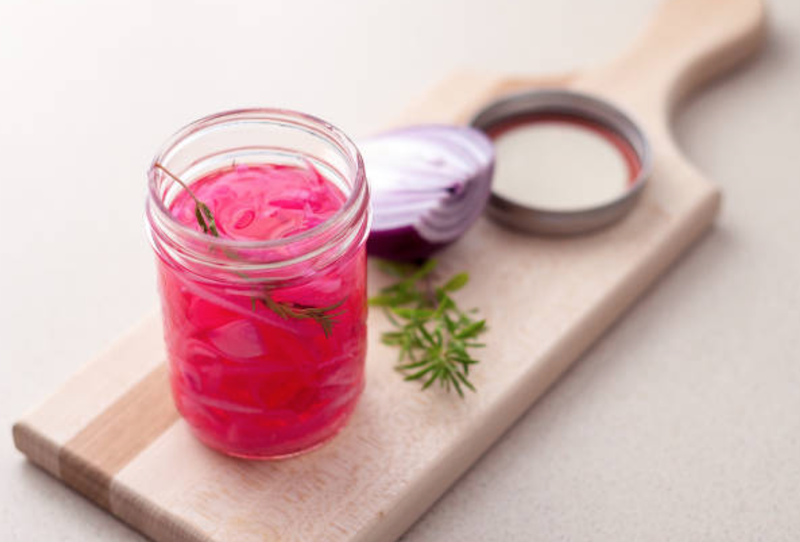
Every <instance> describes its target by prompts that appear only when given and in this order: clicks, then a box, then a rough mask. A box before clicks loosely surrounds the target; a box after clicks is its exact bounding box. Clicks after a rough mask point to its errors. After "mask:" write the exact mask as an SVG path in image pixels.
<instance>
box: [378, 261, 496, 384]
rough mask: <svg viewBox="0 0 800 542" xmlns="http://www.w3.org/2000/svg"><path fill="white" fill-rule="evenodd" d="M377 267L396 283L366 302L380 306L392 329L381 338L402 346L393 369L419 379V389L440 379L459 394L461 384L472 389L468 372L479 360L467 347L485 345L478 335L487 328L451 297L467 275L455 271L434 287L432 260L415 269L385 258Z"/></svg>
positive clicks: (407, 376)
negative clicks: (478, 338)
mask: <svg viewBox="0 0 800 542" xmlns="http://www.w3.org/2000/svg"><path fill="white" fill-rule="evenodd" d="M380 266H381V268H382V270H383V271H384V272H386V273H389V274H390V275H392V276H394V277H396V278H398V279H399V281H398V282H396V283H395V284H392V285H391V286H387V287H386V288H383V289H382V290H381V291H380V294H379V295H377V296H375V297H373V298H371V299H370V300H369V303H370V305H372V306H377V307H383V308H384V311H385V313H386V316H387V317H388V319H389V321H390V322H391V323H392V325H393V326H394V328H395V329H394V330H393V331H387V332H385V333H383V335H382V336H381V340H382V341H383V343H384V344H387V345H389V346H396V347H398V348H399V349H400V352H399V355H398V361H397V366H396V368H397V369H398V370H399V371H400V372H402V373H403V374H404V375H405V380H419V381H421V382H422V389H423V390H424V389H427V388H429V387H431V386H432V385H433V384H434V383H435V382H438V383H439V385H440V386H441V387H442V388H444V389H445V390H447V391H450V389H454V390H455V391H456V392H457V393H458V395H459V396H461V397H464V390H463V388H468V389H470V390H472V391H475V386H474V385H473V384H472V382H470V380H469V371H470V366H472V365H474V364H476V363H478V360H477V359H475V358H474V357H472V355H471V353H470V350H471V349H474V348H481V347H483V346H485V345H484V344H483V343H479V342H476V338H477V337H478V335H480V334H481V333H482V332H483V331H485V330H486V320H482V319H481V320H478V319H475V318H473V317H472V316H471V315H472V314H474V310H473V311H463V310H461V309H460V308H459V307H458V305H456V302H455V301H454V300H453V298H452V297H451V296H450V294H451V293H453V292H455V291H457V290H460V289H461V288H463V287H464V286H466V284H467V282H469V275H468V274H467V273H458V274H456V275H454V276H453V277H451V278H450V279H449V280H448V281H446V282H445V283H444V284H443V285H441V286H434V284H433V271H434V270H435V269H436V260H432V259H431V260H427V261H426V262H425V263H424V264H422V265H421V266H419V267H417V266H412V265H408V264H397V263H390V262H383V261H382V262H380Z"/></svg>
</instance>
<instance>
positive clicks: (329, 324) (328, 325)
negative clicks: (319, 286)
mask: <svg viewBox="0 0 800 542" xmlns="http://www.w3.org/2000/svg"><path fill="white" fill-rule="evenodd" d="M153 167H155V168H156V169H159V170H161V171H163V172H164V173H165V174H166V175H167V176H169V177H170V178H171V179H172V180H173V181H175V182H177V183H178V184H179V185H180V186H181V187H182V188H183V189H184V190H185V191H186V193H187V194H189V196H190V197H191V198H192V199H193V200H194V216H195V218H196V219H197V224H198V225H199V226H200V228H201V229H202V230H203V233H205V234H208V235H211V236H213V237H219V230H218V229H217V222H216V220H214V213H212V212H211V209H210V208H209V207H208V205H206V204H205V203H203V202H202V201H200V199H199V198H198V197H197V195H196V194H195V193H194V191H192V189H191V188H189V185H187V184H186V183H184V182H183V181H182V180H181V179H180V178H179V177H178V176H177V175H175V174H173V173H172V172H171V171H169V170H168V169H167V168H165V167H164V166H163V165H161V164H160V163H158V162H156V163H155V165H154V166H153ZM225 255H226V256H228V257H229V258H230V259H232V260H240V259H241V258H240V257H239V255H238V254H236V253H235V252H233V251H232V250H225ZM236 274H237V275H238V276H239V277H241V278H244V279H249V278H250V276H249V275H247V274H246V273H242V272H241V271H239V272H236ZM270 290H271V288H270V287H269V286H265V287H264V289H263V290H262V295H260V296H252V297H251V298H250V306H251V307H252V309H253V311H255V310H256V304H257V303H261V304H262V305H264V307H266V308H267V309H269V310H271V311H272V312H274V313H275V314H277V315H278V316H280V317H281V318H282V319H284V320H289V319H294V320H307V319H311V320H314V321H315V322H317V323H318V324H319V325H320V327H322V332H323V333H324V334H325V337H326V338H329V337H330V335H331V333H332V332H333V326H334V325H335V324H337V323H338V321H337V320H336V317H337V316H341V315H342V314H343V313H344V310H340V311H337V310H336V309H338V308H339V307H341V306H342V304H343V303H344V302H345V301H346V300H347V298H344V299H342V300H341V301H338V302H336V303H334V304H333V305H330V306H328V307H310V306H308V305H301V304H299V303H287V302H285V301H275V299H273V297H272V295H270Z"/></svg>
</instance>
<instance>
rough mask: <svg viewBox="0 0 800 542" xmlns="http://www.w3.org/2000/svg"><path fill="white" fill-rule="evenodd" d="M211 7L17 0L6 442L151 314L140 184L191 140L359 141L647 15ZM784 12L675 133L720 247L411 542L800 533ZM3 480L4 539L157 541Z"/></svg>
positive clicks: (589, 54) (596, 10) (9, 176)
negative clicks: (445, 96) (450, 78)
mask: <svg viewBox="0 0 800 542" xmlns="http://www.w3.org/2000/svg"><path fill="white" fill-rule="evenodd" d="M197 4H198V5H197V6H192V5H191V3H190V2H188V1H180V2H155V1H154V0H148V1H138V2H127V3H123V2H100V1H96V2H88V1H80V2H78V1H73V2H55V1H51V2H23V1H21V0H6V1H4V2H2V4H0V78H1V81H2V82H1V84H0V149H1V151H0V152H2V154H0V156H2V169H3V174H2V181H0V182H2V188H3V189H2V198H0V202H2V208H1V212H2V216H3V218H4V219H3V221H2V223H3V231H4V240H3V241H2V243H0V262H2V265H0V307H1V309H0V317H1V318H2V320H0V363H2V375H3V377H2V379H0V423H1V424H2V425H3V426H4V427H6V428H7V430H8V428H9V427H10V425H11V424H12V423H13V421H14V420H15V419H16V418H18V417H19V416H20V415H21V414H22V413H23V412H24V411H25V410H26V409H28V408H30V407H32V406H34V405H35V404H36V403H38V402H39V401H41V400H42V399H43V398H44V397H45V396H46V395H47V394H48V393H50V392H52V391H53V390H55V389H56V388H57V387H58V386H59V385H60V384H61V383H62V382H63V381H64V380H65V379H66V378H67V377H68V376H69V375H70V374H72V373H73V372H75V370H76V369H77V368H78V367H79V366H80V365H81V364H82V363H83V362H84V361H85V360H87V359H88V358H89V357H91V356H92V355H93V354H94V353H96V352H97V351H98V350H100V349H101V348H103V346H105V345H106V344H107V343H109V342H110V341H111V340H112V339H114V338H115V337H116V336H117V335H119V334H120V333H121V332H122V331H123V330H124V329H125V328H127V327H128V326H129V325H131V324H132V323H134V322H135V321H137V320H138V319H139V318H140V317H141V316H142V315H143V314H144V313H146V312H147V311H149V310H151V309H152V308H153V307H154V306H155V305H156V303H157V298H156V293H155V285H154V283H155V281H154V272H153V268H152V259H151V254H150V248H149V246H148V245H147V243H146V240H145V237H144V230H143V218H142V204H143V196H144V183H145V169H146V168H147V166H148V164H149V161H150V158H151V156H152V155H153V153H154V151H155V150H156V147H157V146H158V145H159V144H160V143H161V142H162V141H164V140H165V138H166V137H167V136H168V135H169V134H171V133H172V132H173V131H174V130H175V129H177V128H178V127H179V126H182V125H183V124H185V123H186V122H188V121H190V120H193V119H195V118H197V117H200V116H202V115H205V114H207V113H211V112H215V111H218V110H223V109H230V108H235V107H241V106H248V105H280V106H285V107H291V108H296V109H300V110H305V111H309V112H313V113H315V114H317V115H319V116H322V117H324V118H327V119H329V120H331V121H332V122H334V123H335V124H338V125H339V126H340V127H341V128H343V129H344V130H345V131H346V132H348V133H351V134H353V135H356V136H358V135H363V134H367V133H369V132H370V131H372V130H376V129H379V128H380V127H381V125H382V124H385V123H386V122H387V121H388V120H389V119H391V118H393V117H394V116H396V114H397V113H398V112H399V111H400V110H401V109H402V107H403V106H404V105H406V104H408V103H409V102H410V101H411V100H412V99H413V98H414V96H415V95H419V94H420V93H421V92H423V91H424V90H425V89H426V88H428V87H429V86H430V85H431V84H433V83H434V82H435V81H436V80H438V79H439V78H441V77H442V76H444V75H445V74H447V73H448V72H450V71H452V70H453V69H456V68H459V67H469V68H475V69H483V70H493V71H499V72H509V73H511V72H515V73H526V74H531V73H546V72H551V71H563V70H568V69H572V68H575V67H579V66H582V65H586V64H590V63H592V62H596V61H599V60H602V59H605V58H608V57H609V56H611V55H613V53H614V52H616V51H619V50H620V49H621V48H622V47H624V46H625V44H626V43H627V41H628V38H629V37H630V33H631V29H637V28H639V27H640V26H641V25H642V24H643V22H644V21H645V20H646V18H647V15H648V13H649V12H650V10H651V9H652V7H653V6H654V5H655V4H656V1H655V0H647V1H642V0H616V1H609V0H604V1H596V0H594V1H593V0H560V1H549V2H545V1H538V2H519V1H515V0H504V1H502V2H499V1H491V2H490V1H488V0H487V1H484V2H470V3H466V2H463V1H456V0H448V1H447V2H427V1H424V0H406V1H404V2H397V1H396V2H384V1H372V2H356V1H355V0H339V1H337V2H324V1H318V2H315V3H313V5H312V3H302V4H303V5H300V4H301V3H300V2H294V3H292V4H291V5H289V3H288V2H282V3H280V5H279V3H278V2H277V1H276V0H262V1H261V2H251V3H248V4H247V5H245V3H242V2H240V3H239V4H240V5H239V6H236V7H234V6H233V3H230V5H228V3H226V2H223V1H221V0H220V1H218V2H202V3H199V2H198V3H197ZM769 8H770V19H771V26H772V28H771V35H770V38H769V41H768V43H767V45H766V48H765V50H764V52H763V54H762V55H761V56H760V57H759V58H758V59H756V60H755V61H754V62H752V63H750V64H748V65H747V66H745V67H744V68H742V69H740V70H737V71H736V72H735V73H733V74H731V75H729V76H727V77H725V78H723V79H722V80H719V81H716V82H715V83H713V84H712V85H711V86H710V87H709V88H707V89H706V91H705V92H703V93H702V94H700V95H698V96H696V97H693V98H692V99H690V101H689V102H687V103H686V104H685V107H684V108H683V110H682V112H681V113H680V115H679V116H678V118H677V124H676V127H675V128H676V132H677V136H678V138H679V140H680V142H681V144H682V145H683V147H684V149H685V150H686V153H687V154H688V155H689V156H690V157H691V158H692V159H693V160H694V161H695V163H696V164H697V166H698V167H699V168H700V169H701V170H702V171H704V172H705V173H706V174H707V176H708V177H710V178H711V179H714V180H715V181H717V182H719V183H720V184H721V185H722V186H723V191H724V194H725V203H724V208H723V212H722V214H721V216H720V219H719V221H718V226H717V227H716V229H715V230H714V231H713V232H712V233H711V234H709V235H708V236H706V237H705V238H704V240H703V241H702V242H701V243H700V244H699V245H698V246H697V247H696V248H695V249H694V250H692V251H691V252H690V253H689V254H688V255H687V256H686V257H685V258H684V259H682V260H681V261H680V262H679V264H678V265H677V266H676V267H675V268H674V270H672V271H671V272H670V273H669V274H668V275H667V276H666V277H665V278H664V279H663V280H662V281H660V283H658V284H657V286H656V287H655V288H654V289H653V290H652V291H651V293H649V294H648V295H647V296H646V297H645V298H644V299H643V300H642V301H641V302H640V303H638V304H637V305H636V306H635V307H634V309H633V310H632V311H630V312H629V313H628V315H627V316H626V317H625V318H624V319H623V320H622V321H621V323H620V324H619V325H617V326H615V327H614V328H613V329H612V330H611V331H610V332H609V333H608V334H607V335H606V337H605V338H604V339H603V340H602V341H600V343H599V344H598V345H597V346H596V347H595V348H594V349H593V350H592V351H591V352H589V353H588V355H586V356H584V358H583V359H582V360H581V361H579V362H578V363H577V364H576V365H575V367H574V368H573V369H572V370H571V371H570V372H569V373H568V374H567V375H566V376H565V377H564V378H563V379H562V380H561V381H560V382H559V383H558V384H557V385H556V386H555V388H554V389H553V390H552V391H551V392H550V393H548V394H547V395H546V396H545V397H544V398H543V399H542V400H541V401H539V402H538V403H537V404H536V405H535V406H534V407H533V408H532V409H531V410H530V411H529V412H528V413H527V414H526V415H525V416H524V417H523V418H522V419H521V421H520V422H519V423H517V424H516V426H514V428H513V429H512V430H511V431H510V432H509V433H508V434H507V435H506V436H505V437H504V438H502V439H501V441H500V442H499V443H498V444H497V445H496V446H494V447H493V448H492V449H491V450H490V451H489V452H488V453H487V454H486V456H485V457H484V458H483V459H482V460H481V461H480V462H478V463H477V464H476V466H475V467H474V468H473V469H472V470H471V471H470V472H469V473H468V474H467V475H466V476H464V478H463V479H462V480H461V481H460V482H458V483H457V484H456V485H455V486H454V487H453V488H452V489H451V490H450V491H449V492H448V493H447V494H446V495H445V496H444V497H443V498H442V499H441V500H440V501H439V502H438V503H437V504H436V505H435V506H434V507H433V508H432V509H431V511H430V512H429V513H428V514H427V515H426V516H424V517H423V518H422V519H421V520H420V521H419V523H418V524H417V525H415V526H414V527H413V528H412V529H411V530H410V531H409V533H408V534H407V535H406V536H405V537H404V539H403V540H404V541H405V542H417V541H423V540H459V541H463V542H471V541H516V540H519V541H523V540H525V541H527V540H534V539H536V540H587V539H592V540H609V541H617V540H634V539H635V540H643V539H644V540H668V539H671V540H720V541H726V542H730V541H739V540H741V541H745V540H747V541H749V540H759V539H761V540H770V541H778V540H787V541H788V540H793V541H794V540H798V539H800V285H799V284H798V281H800V3H798V2H797V1H796V0H781V1H772V2H770V3H769ZM530 302H531V303H535V300H530ZM7 435H9V433H8V432H7ZM0 476H2V479H0V538H1V539H2V540H4V541H9V542H10V541H16V540H20V541H26V542H27V541H40V540H41V541H53V540H61V541H70V540H75V541H81V542H91V541H106V542H111V541H134V540H136V541H139V540H143V538H142V537H141V536H140V535H138V534H136V533H135V532H134V531H132V530H130V529H129V528H127V527H126V526H125V525H123V524H122V523H120V522H118V521H117V520H115V519H114V518H113V517H111V516H110V515H108V514H106V513H105V512H103V511H101V510H100V509H98V508H95V507H94V505H92V504H90V503H89V502H88V501H86V500H84V499H83V498H82V497H80V496H78V495H77V494H75V493H73V492H72V491H71V490H69V489H67V488H66V487H64V486H62V485H61V484H60V483H58V482H56V481H55V480H54V479H52V478H51V477H49V476H48V475H46V474H44V473H43V472H41V471H39V470H38V469H37V468H36V467H33V466H32V465H30V464H28V463H27V462H26V461H25V460H24V459H23V457H22V456H21V455H20V454H19V453H17V452H16V450H15V449H14V448H13V445H12V443H11V438H10V435H9V436H8V438H7V439H6V441H5V442H4V443H3V445H1V446H0Z"/></svg>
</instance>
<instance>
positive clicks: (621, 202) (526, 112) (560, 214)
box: [470, 90, 652, 234]
mask: <svg viewBox="0 0 800 542" xmlns="http://www.w3.org/2000/svg"><path fill="white" fill-rule="evenodd" d="M536 115H563V116H565V117H573V118H577V119H581V120H584V121H588V122H591V123H594V124H596V125H598V126H601V127H603V128H606V129H608V130H610V131H611V132H613V133H615V134H617V135H619V136H620V137H621V138H622V139H624V140H625V142H626V143H627V144H628V145H630V147H631V149H632V150H633V151H634V153H635V154H636V158H637V160H638V162H639V164H638V165H639V168H638V171H637V173H636V175H635V177H634V179H633V181H632V182H631V183H630V184H629V186H628V189H627V190H626V191H625V192H623V193H622V194H621V195H620V196H619V197H617V198H615V199H613V200H611V201H605V202H602V203H600V204H598V205H596V206H586V207H581V208H577V209H570V210H555V209H548V208H545V207H534V206H530V205H525V204H522V203H520V202H517V201H514V200H511V199H508V198H506V197H504V196H501V195H499V194H498V193H497V192H495V191H493V192H492V195H491V197H490V199H489V203H488V206H487V212H488V214H489V216H490V217H492V218H493V219H495V220H497V221H498V222H500V223H502V224H504V225H506V226H509V227H511V228H515V229H518V230H522V231H526V232H532V233H547V234H576V233H585V232H588V231H592V230H595V229H598V228H601V227H603V226H607V225H609V224H611V223H613V222H615V221H617V220H619V219H620V218H622V217H623V216H624V215H625V214H626V213H627V212H628V211H629V210H630V209H631V208H632V207H633V205H634V204H635V203H636V200H637V199H638V196H639V194H640V193H641V191H642V188H644V185H645V183H646V182H647V180H648V178H649V177H650V173H651V170H652V155H651V150H650V145H649V143H648V142H647V138H646V137H645V135H644V133H643V132H642V130H641V129H640V128H639V127H638V126H637V125H636V123H635V122H633V120H631V119H630V117H628V116H627V115H626V114H625V113H623V112H622V111H620V110H619V109H618V108H616V107H615V106H613V105H611V104H610V103H608V102H606V101H604V100H600V99H598V98H595V97H593V96H588V95H585V94H580V93H577V92H572V91H567V90H534V91H528V92H523V93H520V94H515V95H511V96H509V97H506V98H503V99H501V100H498V101H496V102H493V103H491V104H489V105H488V106H486V107H485V108H483V109H482V110H481V111H480V112H478V114H477V115H475V117H474V118H473V119H472V121H471V122H470V124H471V125H472V126H474V127H475V128H478V129H479V130H482V131H484V132H489V131H490V130H491V129H492V128H493V127H497V126H499V125H501V124H504V123H508V122H513V121H514V120H517V119H520V120H521V119H527V118H531V117H533V116H536Z"/></svg>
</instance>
